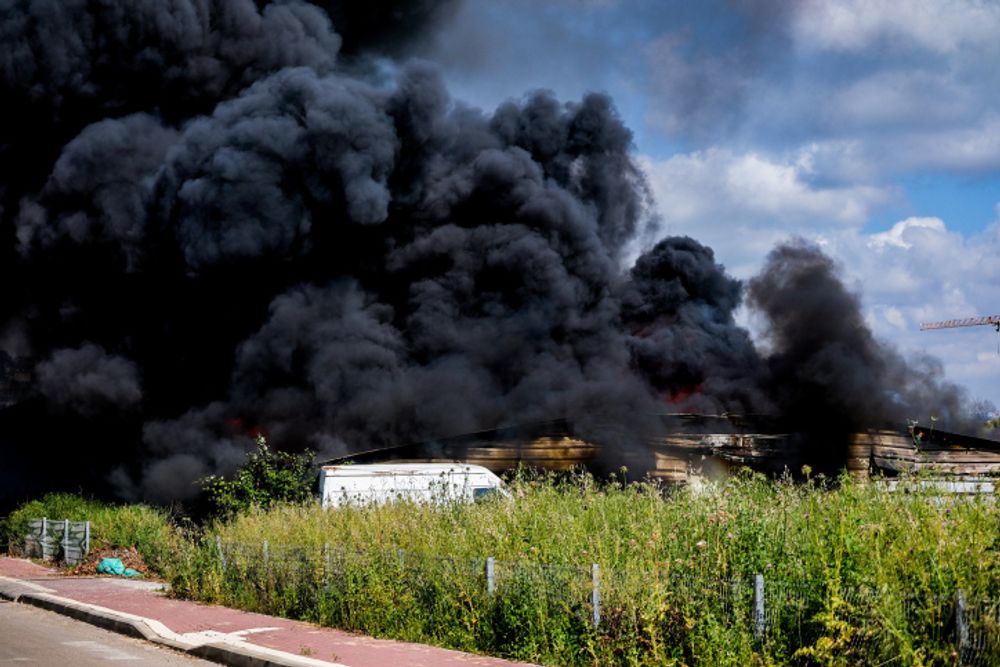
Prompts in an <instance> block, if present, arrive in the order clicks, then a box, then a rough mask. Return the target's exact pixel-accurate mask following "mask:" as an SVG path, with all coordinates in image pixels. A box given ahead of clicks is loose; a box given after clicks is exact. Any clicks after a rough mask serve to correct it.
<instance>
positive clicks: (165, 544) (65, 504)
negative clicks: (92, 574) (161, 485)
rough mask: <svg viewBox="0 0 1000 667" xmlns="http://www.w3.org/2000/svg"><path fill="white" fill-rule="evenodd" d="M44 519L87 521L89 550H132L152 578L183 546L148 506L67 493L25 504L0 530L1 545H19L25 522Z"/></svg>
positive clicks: (168, 524) (159, 512) (160, 515)
mask: <svg viewBox="0 0 1000 667" xmlns="http://www.w3.org/2000/svg"><path fill="white" fill-rule="evenodd" d="M42 517H48V518H50V519H55V520H62V519H69V520H70V521H90V524H91V532H90V535H91V549H92V550H96V549H105V548H108V549H114V548H120V547H131V546H134V547H135V548H136V550H137V551H138V552H139V553H140V554H141V555H142V557H143V559H144V560H145V562H146V563H147V564H148V565H149V566H150V567H151V568H152V569H153V573H154V574H166V572H167V569H168V568H169V566H170V563H171V562H173V561H174V559H175V555H176V554H177V553H179V552H180V551H181V550H182V548H183V546H184V545H185V544H186V543H185V542H184V541H183V539H182V537H181V535H180V532H179V531H178V529H177V528H176V527H175V525H174V523H173V522H172V521H171V520H170V517H169V516H168V514H167V513H166V512H165V511H163V510H161V509H157V508H154V507H150V506H148V505H109V504H107V503H102V502H100V501H97V500H92V499H89V498H84V497H82V496H79V495H75V494H70V493H50V494H48V495H46V496H44V497H43V498H41V499H39V500H32V501H29V502H27V503H25V504H23V505H21V506H20V507H18V508H17V509H16V510H15V511H14V512H12V513H11V514H10V516H9V517H7V519H6V520H5V521H4V522H3V525H2V526H0V534H2V535H3V541H4V543H5V544H8V543H13V544H20V543H23V541H24V536H25V534H26V533H27V530H28V521H29V520H31V519H40V518H42Z"/></svg>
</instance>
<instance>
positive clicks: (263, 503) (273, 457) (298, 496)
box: [201, 435, 316, 516]
mask: <svg viewBox="0 0 1000 667" xmlns="http://www.w3.org/2000/svg"><path fill="white" fill-rule="evenodd" d="M315 484H316V480H315V470H314V467H313V455H312V452H308V451H307V452H305V453H303V454H292V453H289V452H282V451H278V450H274V449H271V448H270V447H268V445H267V440H266V439H265V438H264V436H262V435H258V436H257V449H256V451H252V452H250V453H249V454H247V462H246V463H244V464H243V465H242V466H240V467H239V468H238V469H237V470H236V473H235V474H234V475H233V477H232V479H226V478H225V477H221V476H219V475H212V476H210V477H206V478H204V479H202V480H201V486H202V489H203V490H204V491H205V493H206V495H207V497H208V501H209V503H210V504H211V505H212V509H213V511H214V513H215V514H216V515H222V516H229V515H233V514H236V513H238V512H246V511H248V510H250V509H252V508H268V507H271V506H272V505H274V504H275V503H281V502H286V503H297V502H304V501H306V500H308V499H309V498H310V497H311V496H312V490H313V487H314V486H315Z"/></svg>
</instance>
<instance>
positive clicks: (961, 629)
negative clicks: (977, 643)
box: [955, 588, 969, 665]
mask: <svg viewBox="0 0 1000 667" xmlns="http://www.w3.org/2000/svg"><path fill="white" fill-rule="evenodd" d="M955 643H956V644H957V645H958V664H960V665H961V664H963V659H962V657H963V655H964V654H965V652H966V650H967V649H968V648H969V619H968V616H967V609H966V605H965V591H963V590H962V589H961V588H960V589H958V591H957V592H956V594H955Z"/></svg>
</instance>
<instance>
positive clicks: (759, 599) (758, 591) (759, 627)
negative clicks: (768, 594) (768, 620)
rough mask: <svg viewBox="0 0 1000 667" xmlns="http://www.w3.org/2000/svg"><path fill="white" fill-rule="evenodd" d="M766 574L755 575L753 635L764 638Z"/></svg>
mask: <svg viewBox="0 0 1000 667" xmlns="http://www.w3.org/2000/svg"><path fill="white" fill-rule="evenodd" d="M764 619H765V616H764V575H763V574H755V575H754V576H753V635H754V637H756V638H757V639H758V640H760V639H763V638H764Z"/></svg>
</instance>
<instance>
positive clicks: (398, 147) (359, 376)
mask: <svg viewBox="0 0 1000 667" xmlns="http://www.w3.org/2000/svg"><path fill="white" fill-rule="evenodd" d="M7 4H8V5H9V6H8V7H7V10H6V11H5V12H4V14H3V16H2V17H0V45H2V46H0V97H2V99H3V100H4V104H3V105H2V106H0V232H2V233H0V253H2V261H0V272H2V277H3V282H4V285H5V289H4V293H3V296H2V298H0V347H2V349H3V350H4V352H5V354H6V355H7V357H5V359H7V360H9V361H8V362H5V363H6V364H7V365H6V366H5V367H4V374H5V375H4V376H5V382H6V383H7V385H6V386H7V387H8V389H10V387H13V386H14V385H13V384H12V383H14V384H16V383H18V382H20V380H18V378H19V377H27V376H22V375H18V374H17V373H18V372H19V371H13V372H12V371H10V370H9V369H11V368H22V367H28V368H29V369H30V374H31V378H32V380H31V382H30V383H29V384H30V390H27V389H25V390H24V391H23V392H22V393H20V394H18V395H17V396H16V397H15V398H12V399H10V403H11V405H10V406H9V407H8V408H7V409H6V410H5V411H4V412H3V414H2V415H0V426H2V428H0V440H2V442H0V445H2V447H3V449H4V451H5V452H7V460H6V461H5V464H6V465H5V466H3V468H4V472H3V475H5V477H4V481H5V482H7V481H10V480H14V479H17V480H20V481H19V482H18V484H20V485H21V486H20V487H18V488H43V487H46V486H48V487H52V486H57V487H58V486H65V487H68V488H71V489H78V488H80V486H81V485H83V486H85V487H86V488H88V489H90V490H97V491H98V492H105V493H109V494H115V495H118V496H123V497H129V498H144V499H148V500H154V501H162V502H167V501H171V500H178V499H180V500H183V499H185V498H189V497H191V496H192V495H194V494H195V493H196V492H197V489H198V487H197V486H196V485H195V484H194V483H193V482H194V480H196V479H198V478H199V477H202V476H205V475H208V474H213V473H225V472H227V471H229V470H232V469H233V468H234V467H235V466H236V465H237V464H239V463H240V462H242V460H243V458H244V455H245V452H246V451H247V450H248V449H249V448H250V447H251V446H252V438H251V434H250V433H247V432H244V431H243V430H241V429H235V428H233V427H232V424H234V423H243V424H252V425H254V426H255V427H256V428H258V429H259V430H261V431H262V432H265V433H267V434H268V436H269V438H270V440H271V441H272V443H273V444H274V445H276V446H278V447H282V448H288V449H296V448H306V447H308V448H311V449H314V450H318V451H319V452H320V455H321V456H323V457H333V456H337V455H344V454H349V453H352V452H358V451H365V450H371V449H378V448H388V447H395V446H399V445H403V444H406V443H409V442H425V441H430V440H433V439H435V438H439V437H440V436H441V434H445V433H452V434H454V433H469V432H475V431H483V430H491V431H495V430H498V429H499V430H503V429H505V428H508V427H509V426H510V425H512V424H520V423H525V422H535V421H541V422H544V421H550V420H553V419H566V420H569V421H570V422H571V423H572V424H573V431H574V433H575V434H576V435H575V436H574V438H572V439H568V440H567V439H564V438H561V437H559V438H554V439H552V440H551V441H550V445H547V448H546V449H545V451H547V452H549V454H551V456H553V457H556V456H560V455H563V454H565V455H566V456H569V457H570V458H572V457H573V456H576V454H577V453H579V454H580V455H581V456H583V455H584V453H585V452H586V451H587V447H589V446H591V445H587V444H583V443H594V445H593V446H598V445H599V446H600V448H601V451H602V452H603V454H602V456H604V457H606V458H608V460H612V459H614V458H615V456H616V455H620V456H621V457H622V458H623V460H624V459H627V457H629V456H632V454H631V453H632V452H637V451H643V448H644V447H645V446H646V443H647V442H648V440H649V438H651V437H654V435H655V434H656V433H658V432H659V429H660V428H661V424H660V421H659V417H657V415H658V414H659V413H660V412H663V411H669V412H681V411H685V412H698V413H713V414H717V413H722V412H728V413H739V414H751V413H763V414H780V415H782V416H783V417H784V418H785V419H786V420H788V421H789V422H790V424H789V429H790V430H789V432H794V433H796V434H801V437H798V436H797V439H796V440H795V447H797V448H798V449H797V451H799V452H800V455H801V458H803V459H804V460H810V461H814V462H816V461H818V462H820V463H823V462H826V463H831V462H838V461H842V460H843V459H844V456H845V447H846V445H845V444H844V443H846V441H847V434H850V433H853V432H855V431H857V430H859V429H862V428H865V427H867V425H869V424H872V423H881V421H882V420H890V421H895V422H898V423H903V421H902V420H904V419H905V418H906V417H913V416H918V415H924V414H935V415H938V416H939V417H940V418H941V420H942V423H944V422H946V421H947V422H949V423H952V424H958V423H960V422H961V421H962V419H963V418H964V417H965V410H964V407H963V401H962V396H961V393H960V392H959V391H958V390H957V389H956V388H954V387H952V386H950V385H948V384H947V383H946V382H944V381H943V379H942V377H941V369H940V365H939V364H935V363H934V362H933V361H932V360H918V361H917V362H916V363H912V362H909V361H907V360H904V359H903V358H902V357H901V356H900V355H899V354H898V353H897V352H896V351H894V350H893V349H891V348H889V347H887V346H886V345H884V344H882V343H880V342H879V341H877V340H876V339H875V338H874V337H873V336H872V334H871V332H870V331H869V330H868V329H867V327H866V326H865V323H864V320H863V318H862V315H861V311H860V307H859V301H858V297H857V296H856V295H855V294H853V293H852V292H851V291H850V290H848V289H846V288H845V287H844V285H843V284H842V283H841V281H840V280H839V279H838V276H837V271H836V267H835V266H834V265H833V263H832V261H831V260H830V259H829V258H827V257H825V256H824V255H823V254H822V253H821V252H820V250H819V249H818V248H816V247H813V246H810V245H808V244H806V243H803V242H800V241H794V240H793V241H790V242H788V243H785V244H783V245H781V246H779V247H777V248H776V249H775V250H774V251H773V252H772V254H771V255H770V257H769V259H768V260H767V262H766V264H765V266H764V267H763V269H762V271H761V273H760V274H759V275H758V276H757V277H756V278H754V279H752V280H750V281H749V282H748V283H747V284H744V283H742V282H741V281H739V280H736V279H734V278H732V277H731V276H729V275H727V273H726V272H725V270H724V268H723V267H722V266H721V265H720V264H718V263H717V262H716V260H715V257H714V254H713V252H712V250H711V249H710V248H708V247H706V246H704V245H702V244H700V243H698V242H697V241H696V240H694V239H690V238H686V237H671V238H665V239H662V240H659V241H658V242H655V243H653V242H652V241H650V242H648V243H646V246H647V247H646V251H645V252H644V253H642V254H641V255H640V256H639V258H638V260H637V261H635V262H634V264H633V265H631V266H628V265H626V261H627V257H628V256H630V255H629V253H630V249H631V248H632V247H633V245H634V244H637V243H641V241H642V239H644V238H646V236H645V235H647V233H648V232H649V231H650V230H652V229H654V228H655V226H656V225H655V222H656V221H655V215H654V213H653V207H652V206H651V203H652V202H651V196H650V191H649V188H648V187H647V186H646V183H645V180H644V175H643V172H642V171H641V170H640V168H639V167H638V166H637V164H636V162H635V160H634V159H633V145H632V134H631V132H630V131H629V129H628V128H627V127H625V125H624V124H623V122H622V120H621V118H620V117H619V115H618V113H617V111H616V109H615V106H614V104H613V102H612V100H610V99H609V98H608V97H607V96H605V95H600V94H590V95H586V96H585V97H583V98H582V99H580V100H574V101H569V102H563V101H560V100H557V99H556V98H555V96H554V95H553V94H551V93H548V92H544V91H543V92H534V93H531V94H529V95H526V96H525V97H524V98H522V99H519V100H511V101H508V102H505V103H503V104H502V105H500V106H499V107H498V108H496V109H494V110H490V111H483V110H479V109H474V108H470V107H469V106H467V105H465V104H463V103H462V102H461V101H459V100H454V99H452V98H451V96H450V95H449V93H448V91H447V88H446V86H445V85H444V82H443V81H442V80H441V77H440V76H439V74H438V73H437V71H436V70H435V68H434V67H433V66H432V65H430V64H428V63H426V62H422V61H408V60H406V56H407V54H408V53H409V49H410V47H411V46H412V44H414V43H415V41H416V40H418V38H419V36H420V35H423V34H426V33H427V32H432V31H433V30H435V26H436V25H437V24H438V22H439V21H440V20H442V19H443V18H444V17H446V16H447V15H448V13H449V12H450V11H451V10H452V9H453V7H454V4H455V3H451V2H446V3H437V2H435V3H424V2H418V3H411V5H410V8H409V9H407V10H406V11H396V10H390V9H386V8H385V7H386V6H385V4H384V3H376V5H375V6H374V8H371V9H369V8H365V9H361V8H360V7H361V6H360V5H358V7H359V8H352V7H354V5H355V4H356V3H334V2H304V1H302V0H287V1H283V2H266V1H257V2H254V1H253V0H209V1H207V2H201V1H198V2H196V1H195V0H171V1H170V2H162V3H161V2H153V3H138V4H136V3H132V2H126V1H125V0H108V1H107V2H101V3H88V2H76V1H70V2H61V3H42V2H36V1H33V0H16V1H14V2H10V3H7ZM386 63H389V65H387V64H386ZM387 73H388V74H387ZM663 208H665V209H666V210H669V208H670V202H663ZM741 303H746V304H747V305H748V306H749V307H750V308H752V309H754V310H755V311H756V312H757V313H758V314H759V315H760V316H761V318H762V320H763V321H765V322H766V323H767V332H766V337H767V340H766V345H764V346H760V345H758V344H755V343H754V341H753V340H752V339H751V336H750V335H749V333H748V332H747V331H746V330H744V329H743V328H741V327H740V326H738V325H737V324H736V322H735V319H734V311H735V309H736V308H737V307H738V306H739V305H740V304H741ZM22 384H23V383H22ZM22 389H24V387H21V388H19V389H18V391H22ZM15 393H16V392H15ZM8 394H9V395H10V396H13V393H11V391H8ZM664 446H665V447H667V448H668V449H669V447H668V446H667V445H664ZM539 451H541V450H539ZM664 451H666V450H664ZM98 452H99V454H98ZM616 453H617V454H616ZM549 454H547V455H549ZM53 459H59V460H61V461H63V462H64V464H65V468H66V469H67V470H72V471H73V473H72V474H71V475H70V476H69V477H68V478H67V479H66V480H55V481H54V480H53V477H52V471H51V469H50V467H49V466H47V465H46V462H47V461H51V460H53ZM664 460H666V459H664ZM664 465H666V464H664ZM8 478H9V479H8ZM0 486H3V487H4V488H14V487H13V486H10V485H7V484H4V485H0Z"/></svg>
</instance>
